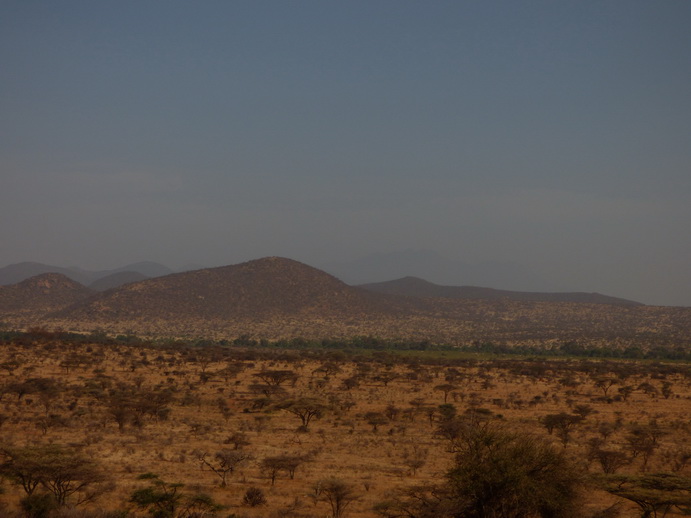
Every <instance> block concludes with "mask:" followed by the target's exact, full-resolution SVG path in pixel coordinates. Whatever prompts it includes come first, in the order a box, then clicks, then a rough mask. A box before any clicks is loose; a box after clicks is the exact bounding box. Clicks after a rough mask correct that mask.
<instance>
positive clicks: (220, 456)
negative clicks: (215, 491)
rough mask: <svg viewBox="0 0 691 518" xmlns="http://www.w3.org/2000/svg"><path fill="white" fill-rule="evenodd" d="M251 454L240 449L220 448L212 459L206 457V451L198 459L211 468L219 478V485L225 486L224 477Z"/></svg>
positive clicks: (231, 472)
mask: <svg viewBox="0 0 691 518" xmlns="http://www.w3.org/2000/svg"><path fill="white" fill-rule="evenodd" d="M251 458H252V455H250V454H249V453H247V452H244V451H240V450H237V449H236V450H228V449H222V450H220V451H217V452H216V453H215V454H214V456H213V459H212V460H209V459H208V454H207V453H202V454H201V455H200V456H199V460H200V461H202V464H204V465H205V466H207V467H208V468H210V469H211V471H213V472H214V473H216V475H218V476H219V478H220V479H221V487H226V479H227V477H228V475H232V474H233V473H234V472H235V470H236V469H237V468H238V467H239V466H240V465H241V464H243V463H245V462H246V461H248V460H250V459H251Z"/></svg>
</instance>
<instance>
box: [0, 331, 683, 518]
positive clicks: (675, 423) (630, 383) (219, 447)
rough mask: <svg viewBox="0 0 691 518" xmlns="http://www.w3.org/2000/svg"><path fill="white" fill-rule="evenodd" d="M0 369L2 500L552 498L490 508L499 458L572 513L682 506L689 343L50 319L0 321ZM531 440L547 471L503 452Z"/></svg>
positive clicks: (119, 506) (268, 511)
mask: <svg viewBox="0 0 691 518" xmlns="http://www.w3.org/2000/svg"><path fill="white" fill-rule="evenodd" d="M0 368H1V369H2V370H1V371H0V433H1V436H0V473H1V474H2V485H1V486H0V488H1V490H2V494H0V515H2V516H6V517H20V516H30V517H31V516H33V517H39V516H62V517H75V518H76V517H81V518H86V517H89V518H91V517H98V518H106V517H108V518H115V517H126V516H127V517H143V516H155V517H171V518H176V517H189V518H191V517H198V518H200V517H211V516H217V517H224V518H225V517H244V518H258V517H270V518H274V517H276V518H278V517H285V518H288V517H293V518H298V517H334V518H339V517H341V518H342V517H350V518H365V517H367V518H369V517H399V516H400V517H403V516H406V517H409V518H414V517H431V516H487V517H490V516H493V517H499V516H512V517H513V516H515V517H519V516H548V515H549V516H560V514H559V513H560V512H561V511H558V510H557V511H548V510H545V509H546V508H544V506H543V508H542V510H540V508H539V507H540V505H543V504H541V503H540V504H535V505H533V503H530V502H528V503H526V504H525V505H524V504H523V503H520V505H518V504H517V506H514V508H513V510H507V511H506V512H503V513H502V512H500V511H497V510H496V509H499V508H500V507H501V505H504V504H498V505H500V507H497V508H495V509H489V508H488V509H487V510H486V511H487V512H486V513H485V514H482V512H481V511H480V510H478V509H479V507H477V505H476V506H475V507H473V505H474V504H473V502H470V501H469V499H468V498H466V496H467V494H469V493H472V492H473V491H475V492H476V493H477V492H478V491H480V490H481V488H480V489H479V488H478V487H472V486H473V484H474V483H477V484H478V485H481V484H489V485H490V486H491V484H492V483H497V482H496V480H495V481H494V482H492V481H491V480H484V479H483V477H487V478H490V477H491V476H494V475H493V474H494V470H495V469H498V472H499V473H501V474H502V475H501V476H507V477H508V476H512V477H515V478H514V479H513V480H514V486H517V485H521V484H524V483H525V484H528V485H529V484H530V483H535V484H536V485H535V487H532V488H528V489H527V492H528V493H530V494H538V493H540V491H541V489H540V487H546V486H549V485H550V484H552V483H553V484H554V485H559V484H562V483H563V484H565V492H566V493H568V495H567V496H566V499H565V500H564V502H563V503H561V502H558V501H557V502H554V501H553V502H552V503H550V504H549V505H551V506H552V507H553V508H554V509H560V508H561V509H562V511H563V513H562V514H561V515H567V514H568V513H570V515H575V516H583V517H586V516H587V517H601V518H605V517H614V516H622V517H628V516H676V515H682V514H688V513H689V512H691V511H689V508H690V507H691V496H690V492H689V490H691V483H689V481H690V480H691V446H689V445H690V444H691V368H690V367H689V364H688V363H686V362H679V361H658V360H655V361H652V360H633V359H617V360H614V359H602V358H600V359H592V358H577V357H561V358H549V357H538V356H532V357H528V356H521V355H508V356H502V355H489V354H485V355H482V354H474V355H471V354H461V353H459V352H455V351H453V350H427V351H415V352H412V351H408V352H397V351H394V350H364V349H352V348H351V349H343V350H339V349H324V348H316V347H312V348H304V349H289V348H278V347H272V346H271V344H257V343H235V344H234V343H230V344H225V345H219V344H218V343H192V342H182V341H174V340H169V341H167V342H152V341H146V340H142V339H137V338H136V337H131V336H130V337H120V339H114V338H108V337H105V336H99V335H95V334H92V335H83V336H81V337H80V338H78V339H77V338H75V335H68V334H65V333H61V332H59V331H58V332H49V331H46V330H45V329H43V330H33V331H30V332H5V333H4V334H3V335H2V340H1V342H0ZM505 446H508V449H504V450H502V448H503V447H505ZM514 446H516V447H514ZM512 448H513V449H512ZM501 451H505V452H508V453H506V458H504V459H501V458H499V457H498V456H497V455H499V456H500V455H501ZM531 452H532V453H531ZM535 452H537V453H535ZM536 455H537V456H542V457H541V458H543V457H544V458H547V460H546V461H544V463H542V464H540V465H539V467H537V468H536V470H538V471H539V470H543V471H544V473H543V475H542V476H543V478H542V479H540V478H539V476H537V478H535V477H534V474H530V473H519V472H516V473H513V472H512V469H513V468H511V469H510V467H511V466H515V465H516V464H525V465H526V466H528V465H530V464H531V462H532V460H531V459H532V458H533V457H535V456H536ZM502 462H505V463H507V464H506V465H503V464H502ZM541 462H542V461H541ZM483 463H485V464H483ZM497 466H499V468H497ZM473 469H475V470H476V471H473ZM551 470H554V471H551ZM509 471H511V473H508V472H509ZM518 471H520V470H518ZM531 477H533V479H531ZM531 480H532V481H531ZM504 482H505V481H504ZM498 484H499V485H501V482H500V483H498ZM498 488H499V486H497V487H495V488H493V489H492V491H493V492H495V493H497V492H501V491H504V490H503V489H502V490H501V491H500V489H498ZM495 490H496V491H495ZM478 494H479V493H478ZM463 495H466V496H463ZM483 498H484V497H483ZM506 498H507V500H511V499H520V498H525V493H524V494H523V496H521V495H520V494H519V493H516V488H515V487H512V488H511V490H510V491H509V492H508V493H506ZM536 498H538V497H536ZM550 498H551V499H554V498H561V496H559V495H557V496H553V495H552V496H550V495H547V496H545V499H550ZM459 499H460V500H462V502H461V503H458V502H459ZM464 499H465V500H464ZM476 503H477V502H476ZM454 506H456V507H455V508H454ZM521 506H523V507H521ZM567 508H568V509H567ZM567 511H568V513H567ZM550 512H551V513H552V514H549V513H550ZM444 513H446V514H444ZM454 513H455V514H454ZM492 513H494V514H492Z"/></svg>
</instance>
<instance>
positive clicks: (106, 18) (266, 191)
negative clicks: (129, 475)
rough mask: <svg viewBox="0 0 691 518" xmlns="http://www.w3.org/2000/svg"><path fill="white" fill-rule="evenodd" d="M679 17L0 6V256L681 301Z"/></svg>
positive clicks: (683, 48) (683, 223)
mask: <svg viewBox="0 0 691 518" xmlns="http://www.w3.org/2000/svg"><path fill="white" fill-rule="evenodd" d="M689 27H691V1H688V0H660V1H650V0H643V1H638V0H621V1H607V0H603V1H586V0H578V1H554V0H545V1H517V0H506V1H491V0H481V1H461V0H454V1H448V2H446V1H416V2H411V1H403V0H395V1H376V0H367V1H353V0H349V1H347V2H346V1H344V2H333V1H326V0H324V1H318V2H317V1H287V0H281V1H261V0H251V1H242V2H231V1H198V2H192V1H184V2H183V1H171V0H166V1H162V0H161V1H153V0H150V1H140V0H137V1H122V0H118V1H111V2H108V1H96V2H95V1H91V0H86V1H80V2H76V1H57V2H56V1H32V0H18V1H8V0H2V1H0V243H1V245H0V266H4V265H6V264H10V263H14V262H20V261H27V260H31V261H39V262H46V263H51V264H58V265H62V266H68V265H79V266H82V267H85V268H91V269H101V268H113V267H117V266H121V265H123V264H126V263H130V262H135V261H140V260H152V261H158V262H161V263H164V264H166V265H169V266H171V267H178V266H180V265H182V264H185V263H188V262H194V263H199V264H203V265H208V266H214V265H221V264H232V263H237V262H240V261H244V260H248V259H253V258H257V257H262V256H266V255H281V256H287V257H292V258H295V259H298V260H302V261H305V262H307V263H309V264H312V265H314V266H320V265H322V264H328V263H333V262H337V261H349V260H354V259H357V258H360V257H364V256H367V255H370V254H385V253H390V252H396V251H399V250H407V249H415V250H434V251H436V252H439V253H440V254H442V255H443V256H445V257H448V258H452V259H458V260H461V261H465V262H468V263H482V262H485V261H511V262H514V263H517V264H520V265H524V266H526V267H527V268H529V269H531V270H533V271H535V272H536V273H537V274H539V275H540V276H541V277H543V278H545V279H547V280H548V281H549V282H550V283H552V285H554V286H559V287H563V288H566V289H573V290H581V291H600V292H605V293H608V294H612V295H617V296H622V297H628V298H633V299H636V300H641V301H643V302H647V303H654V304H670V305H691V30H690V29H689ZM411 273H413V274H414V273H415V272H411ZM382 280H384V279H382ZM468 282H471V283H472V279H469V280H468ZM495 287H497V288H502V286H495Z"/></svg>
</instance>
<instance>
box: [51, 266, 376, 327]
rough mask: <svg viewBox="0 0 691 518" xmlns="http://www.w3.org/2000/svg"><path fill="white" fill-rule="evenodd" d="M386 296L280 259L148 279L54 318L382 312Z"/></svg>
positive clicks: (207, 318) (272, 316)
mask: <svg viewBox="0 0 691 518" xmlns="http://www.w3.org/2000/svg"><path fill="white" fill-rule="evenodd" d="M382 299H383V298H382V297H380V296H377V295H373V294H370V293H368V292H365V291H361V290H358V289H356V288H352V287H350V286H348V285H346V284H344V283H343V282H341V281H339V280H338V279H336V278H335V277H333V276H331V275H328V274H326V273H324V272H322V271H320V270H317V269H315V268H312V267H310V266H307V265H305V264H302V263H299V262H297V261H293V260H291V259H284V258H279V257H269V258H264V259H257V260H254V261H249V262H246V263H242V264H238V265H233V266H223V267H219V268H208V269H203V270H195V271H192V272H185V273H179V274H173V275H167V276H165V277H158V278H154V279H148V280H144V281H141V282H136V283H133V284H129V285H126V286H122V287H120V288H118V289H115V290H112V291H110V292H108V293H105V294H103V295H101V296H98V297H95V298H94V299H92V300H89V301H86V302H85V303H83V304H78V305H76V306H74V307H72V308H69V309H68V310H65V311H62V312H60V313H58V314H57V315H55V316H56V317H67V318H70V319H73V320H78V321H111V320H114V319H115V320H118V319H128V320H129V319H139V318H145V319H146V320H172V321H179V320H188V321H213V320H219V319H221V320H247V319H248V320H266V319H275V318H289V317H292V318H295V317H307V316H311V317H327V316H338V315H344V314H348V315H351V314H352V313H354V312H355V313H362V312H370V311H381V310H384V308H385V305H384V304H383V302H382Z"/></svg>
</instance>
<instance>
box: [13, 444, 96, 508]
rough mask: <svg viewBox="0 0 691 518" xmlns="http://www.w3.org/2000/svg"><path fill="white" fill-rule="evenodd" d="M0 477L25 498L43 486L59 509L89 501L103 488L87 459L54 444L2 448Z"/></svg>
mask: <svg viewBox="0 0 691 518" xmlns="http://www.w3.org/2000/svg"><path fill="white" fill-rule="evenodd" d="M2 455H3V457H4V461H3V462H2V464H0V474H2V475H4V476H6V477H7V478H9V479H10V480H12V481H13V482H15V483H16V484H18V485H21V486H22V488H23V489H24V492H25V493H26V494H27V496H32V495H33V494H34V492H35V491H36V489H37V488H38V487H39V485H40V486H41V487H43V488H44V489H45V490H46V491H48V492H49V493H51V494H52V495H53V497H54V499H55V502H56V503H57V504H58V505H59V506H63V505H65V504H67V500H68V499H70V504H71V505H74V506H78V505H81V504H84V503H86V502H89V501H91V500H93V499H94V498H96V497H97V496H98V495H100V494H101V493H102V492H103V491H104V490H105V489H106V485H105V484H103V483H104V482H105V481H106V477H105V475H104V474H103V471H102V470H101V469H100V468H99V466H97V465H96V464H95V463H94V462H93V461H92V460H91V459H89V458H87V457H85V456H84V455H82V454H80V453H78V452H76V451H74V450H70V449H67V448H63V447H61V446H57V445H41V446H32V447H26V448H14V449H11V448H5V449H3V450H2ZM72 497H74V498H72Z"/></svg>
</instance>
